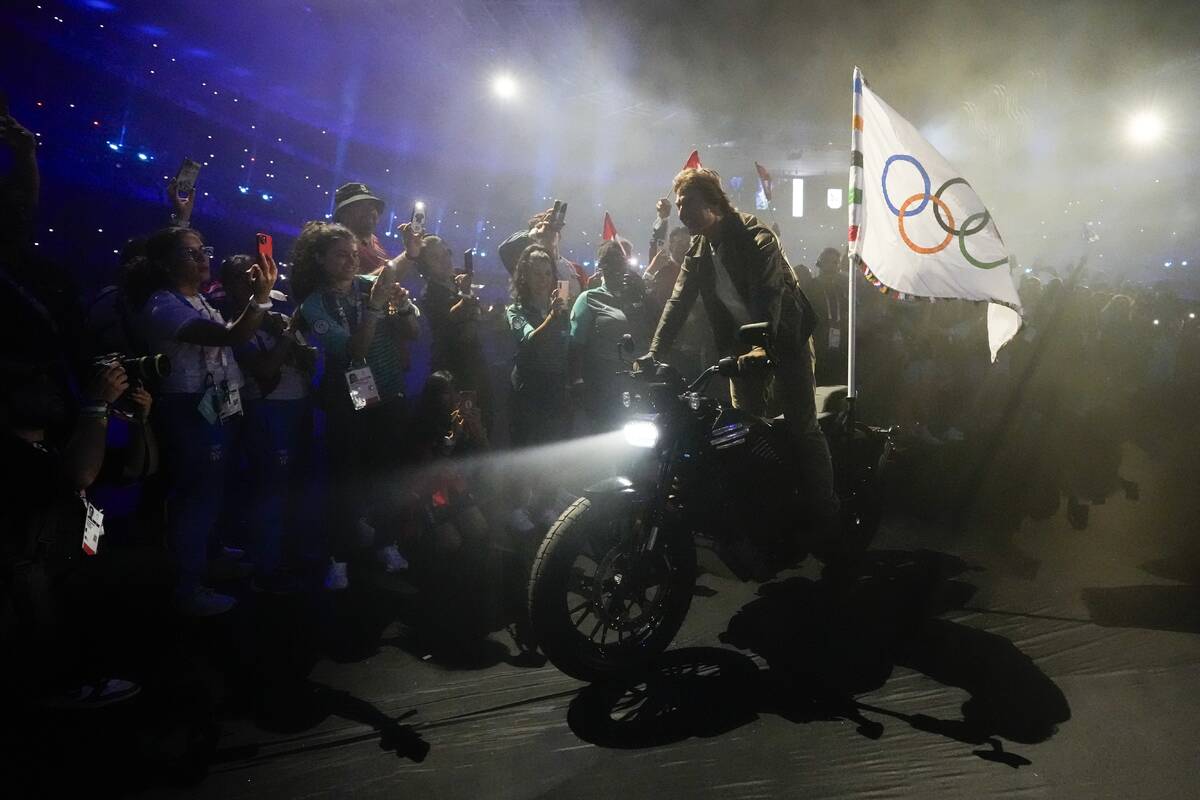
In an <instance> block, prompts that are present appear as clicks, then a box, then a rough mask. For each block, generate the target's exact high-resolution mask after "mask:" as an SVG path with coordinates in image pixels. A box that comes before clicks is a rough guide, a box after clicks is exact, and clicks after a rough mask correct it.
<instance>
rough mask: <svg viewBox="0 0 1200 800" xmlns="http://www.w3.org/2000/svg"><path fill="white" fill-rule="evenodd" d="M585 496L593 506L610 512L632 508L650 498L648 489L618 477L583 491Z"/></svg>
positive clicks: (595, 484)
mask: <svg viewBox="0 0 1200 800" xmlns="http://www.w3.org/2000/svg"><path fill="white" fill-rule="evenodd" d="M583 495H584V497H586V498H587V499H588V500H591V501H592V506H593V507H594V508H597V509H603V510H604V511H606V512H608V511H611V510H612V509H617V508H623V507H630V506H633V505H636V504H637V503H640V502H643V501H645V500H646V499H647V497H648V496H649V492H648V491H647V488H646V487H644V486H639V485H637V484H635V483H634V482H633V481H632V480H630V479H629V478H626V477H624V476H621V475H617V476H615V477H612V478H605V479H604V480H602V481H600V482H599V483H594V484H592V485H591V486H589V487H588V488H586V489H584V490H583Z"/></svg>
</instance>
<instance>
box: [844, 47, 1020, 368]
mask: <svg viewBox="0 0 1200 800" xmlns="http://www.w3.org/2000/svg"><path fill="white" fill-rule="evenodd" d="M852 128H853V129H852V132H851V154H850V203H849V211H850V230H849V240H850V256H851V258H852V259H853V260H854V262H855V263H857V264H858V266H859V268H860V269H861V270H862V272H863V274H864V275H865V276H866V278H867V280H869V281H870V282H871V283H872V284H874V285H875V287H876V288H878V289H880V290H881V291H887V290H891V291H893V292H896V293H897V294H899V295H900V296H912V297H921V298H958V299H962V300H975V301H987V302H988V303H989V305H988V345H989V348H990V350H991V354H992V360H993V361H995V360H996V354H997V353H999V351H1000V348H1001V347H1003V346H1004V345H1005V343H1006V342H1008V341H1009V340H1010V339H1012V337H1013V336H1015V335H1016V333H1017V331H1018V330H1019V329H1020V327H1021V314H1020V312H1021V300H1020V298H1019V297H1018V296H1017V287H1016V285H1015V283H1014V282H1013V278H1012V275H1011V272H1010V269H1009V255H1008V249H1007V248H1006V247H1005V246H1004V242H1003V240H1002V239H1001V238H1000V232H999V231H998V230H997V229H996V223H995V222H994V221H993V220H992V215H991V214H990V213H989V212H988V210H987V208H985V207H984V205H983V202H982V201H981V200H980V199H979V196H978V195H977V194H975V190H974V189H972V188H971V185H970V184H969V183H967V181H966V179H964V178H963V177H962V176H961V175H960V174H959V173H958V171H957V170H955V169H954V168H953V167H952V166H950V164H949V162H947V161H946V159H944V158H942V156H941V154H940V153H938V151H937V150H935V149H934V148H933V146H932V145H930V144H929V142H927V141H925V138H924V137H923V136H921V134H919V133H918V132H917V129H916V128H914V127H913V126H912V125H911V124H909V122H908V121H907V120H906V119H904V118H903V117H901V116H900V115H899V114H897V113H896V111H895V109H893V108H892V107H891V106H889V105H888V104H887V103H885V102H884V101H883V100H881V99H880V98H879V95H877V94H875V93H874V92H873V91H871V89H870V88H869V87H868V86H867V83H866V81H865V80H863V77H862V72H861V71H860V70H859V69H858V68H857V67H856V68H855V70H854V117H853V123H852Z"/></svg>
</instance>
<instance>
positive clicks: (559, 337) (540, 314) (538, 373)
mask: <svg viewBox="0 0 1200 800" xmlns="http://www.w3.org/2000/svg"><path fill="white" fill-rule="evenodd" d="M512 299H513V302H512V304H510V305H509V306H508V307H507V308H506V309H505V316H506V318H507V320H508V326H509V330H510V332H511V333H512V336H513V338H514V340H515V342H516V345H517V355H516V360H515V364H514V366H513V371H512V395H511V398H512V399H511V401H510V405H509V408H510V414H511V420H510V421H511V425H512V429H511V437H512V443H513V445H514V446H516V447H528V446H531V445H535V444H542V443H545V442H553V441H557V440H559V439H564V438H566V437H567V436H568V435H569V434H570V429H571V415H570V410H569V407H568V405H567V394H566V388H567V332H568V331H567V325H568V318H569V312H568V310H567V303H566V300H567V299H566V298H565V297H563V295H562V292H561V290H560V289H559V287H558V286H556V284H555V278H554V256H553V255H552V253H551V252H550V251H549V250H547V249H546V248H545V247H542V246H541V245H536V244H535V245H530V246H529V247H527V248H525V252H523V253H522V254H521V257H520V258H519V259H517V263H516V266H515V268H514V269H513V277H512Z"/></svg>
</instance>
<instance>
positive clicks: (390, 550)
mask: <svg viewBox="0 0 1200 800" xmlns="http://www.w3.org/2000/svg"><path fill="white" fill-rule="evenodd" d="M375 557H376V558H377V559H379V563H380V564H381V565H382V566H383V571H384V572H388V573H392V572H402V571H404V570H406V569H408V559H406V558H405V557H404V556H402V555H400V549H399V548H398V547H396V545H394V544H389V545H388V546H387V547H381V548H379V549H378V550H376V551H375Z"/></svg>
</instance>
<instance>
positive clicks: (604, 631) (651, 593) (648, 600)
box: [565, 521, 678, 658]
mask: <svg viewBox="0 0 1200 800" xmlns="http://www.w3.org/2000/svg"><path fill="white" fill-rule="evenodd" d="M639 527H640V521H639V522H637V523H635V524H632V525H631V524H629V522H626V523H625V524H621V523H616V522H614V523H611V524H610V525H607V526H605V528H604V529H602V530H599V531H596V532H595V533H594V534H593V535H592V536H589V537H588V538H587V543H586V546H585V547H583V548H581V550H580V552H579V553H577V554H576V556H575V558H574V561H573V562H572V564H571V568H570V578H569V579H568V581H567V587H566V598H565V601H566V606H567V617H568V618H569V620H570V625H571V627H572V629H573V630H574V632H575V634H576V635H577V636H579V637H581V638H582V639H584V640H586V642H587V643H588V645H589V647H590V649H592V650H593V652H595V653H596V655H598V656H599V657H601V658H603V657H605V656H608V657H612V656H617V655H618V654H620V653H622V652H625V651H627V650H636V649H637V648H638V647H640V646H641V645H642V644H644V643H645V642H646V641H647V640H649V639H650V638H651V637H652V636H653V635H654V632H655V630H656V628H657V627H658V626H659V624H660V623H661V622H662V621H663V619H664V616H665V611H666V609H667V607H668V603H669V601H670V599H671V596H672V592H673V591H674V587H673V585H672V574H673V572H674V570H675V569H677V568H678V565H676V564H675V563H674V560H673V559H672V556H671V553H670V550H669V548H666V547H660V548H659V549H658V551H657V552H656V553H655V554H654V555H652V556H640V557H638V556H635V555H634V554H633V552H632V550H633V546H634V545H633V542H634V541H635V538H636V536H635V534H636V533H637V532H638V528H639Z"/></svg>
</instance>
